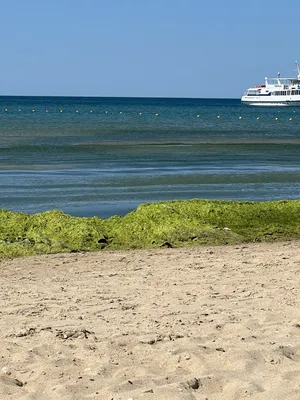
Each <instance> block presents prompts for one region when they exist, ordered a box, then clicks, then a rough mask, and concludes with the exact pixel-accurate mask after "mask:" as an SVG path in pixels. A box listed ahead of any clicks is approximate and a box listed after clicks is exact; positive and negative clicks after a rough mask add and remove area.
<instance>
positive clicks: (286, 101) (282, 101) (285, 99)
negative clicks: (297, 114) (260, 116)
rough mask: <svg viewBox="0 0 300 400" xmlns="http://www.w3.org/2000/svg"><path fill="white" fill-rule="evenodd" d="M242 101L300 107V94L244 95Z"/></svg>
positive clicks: (258, 104) (256, 104)
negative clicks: (291, 95)
mask: <svg viewBox="0 0 300 400" xmlns="http://www.w3.org/2000/svg"><path fill="white" fill-rule="evenodd" d="M241 101H242V103H243V104H248V105H250V106H290V107H300V96H293V98H291V97H290V96H264V97H263V96H243V97H242V99H241Z"/></svg>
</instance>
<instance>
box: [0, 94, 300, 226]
mask: <svg viewBox="0 0 300 400" xmlns="http://www.w3.org/2000/svg"><path fill="white" fill-rule="evenodd" d="M157 114H158V115H157ZM218 116H219V118H218ZM0 137H1V142H0V190H1V192H0V193H1V194H0V208H4V209H9V210H14V211H24V212H28V213H36V212H41V211H46V210H50V209H60V210H62V211H64V212H67V213H69V214H72V215H77V216H93V215H97V216H99V217H102V218H107V217H109V216H111V215H124V214H126V213H127V212H129V211H131V210H133V209H135V208H136V207H137V206H138V205H139V204H140V203H144V202H152V201H163V200H173V199H192V198H205V199H234V200H264V201H265V200H279V199H298V198H299V194H300V157H299V155H300V108H299V109H298V108H292V107H253V106H252V107H251V106H245V105H242V104H241V103H240V101H239V100H235V99H231V100H225V99H145V98H143V99H142V98H141V99H140V98H79V97H76V98H71V97H69V98H68V97H0Z"/></svg>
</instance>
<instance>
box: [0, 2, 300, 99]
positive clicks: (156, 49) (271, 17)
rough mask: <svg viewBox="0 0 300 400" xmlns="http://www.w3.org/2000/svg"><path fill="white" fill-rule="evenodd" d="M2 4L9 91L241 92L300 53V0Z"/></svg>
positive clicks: (284, 68)
mask: <svg viewBox="0 0 300 400" xmlns="http://www.w3.org/2000/svg"><path fill="white" fill-rule="evenodd" d="M0 6H1V13H0V34H1V53H2V54H1V63H0V85H1V90H0V93H1V94H3V95H69V96H141V97H196V98H206V97H220V98H221V97H222V98H238V97H240V95H241V93H242V92H243V91H244V90H245V89H246V88H247V87H249V86H251V85H252V84H260V83H263V80H264V77H265V76H276V74H277V72H279V71H280V72H281V76H294V74H295V72H293V69H294V67H295V66H294V62H295V60H296V59H297V58H299V61H300V45H299V23H298V21H297V16H298V15H299V11H300V1H299V0H297V1H296V0H288V1H286V2H281V1H277V0H273V1H271V0H251V1H243V0H211V1H202V0H85V1H82V0H81V1H78V0H72V1H71V0H60V1H59V0H52V1H46V0H39V1H38V0H26V1H24V0H9V1H8V0H6V1H4V0H0ZM295 18H296V20H295Z"/></svg>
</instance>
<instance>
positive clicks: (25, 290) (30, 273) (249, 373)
mask: <svg viewBox="0 0 300 400" xmlns="http://www.w3.org/2000/svg"><path fill="white" fill-rule="evenodd" d="M299 245H300V243H299V242H290V243H280V244H278V243H277V244H251V245H239V246H224V247H223V246H222V247H199V248H194V249H164V250H151V251H130V252H125V251H122V252H111V253H107V252H106V253H105V252H100V253H91V254H83V253H78V254H69V255H61V254H60V255H51V256H41V257H28V258H23V259H16V260H12V261H2V262H1V263H0V264H1V265H0V268H1V269H0V277H1V278H0V286H1V289H0V304H1V307H0V316H1V320H0V321H1V322H0V328H1V331H0V333H1V342H0V346H1V359H0V371H1V372H0V398H1V400H4V399H18V400H20V399H36V400H46V399H47V400H49V399H67V400H73V399H74V400H77V399H78V400H79V399H104V400H111V399H113V400H118V399H119V400H123V399H124V400H128V399H133V400H135V399H145V400H146V399H151V400H159V399H170V400H171V399H172V400H177V399H201V400H204V399H208V400H217V399H218V400H219V399H222V400H224V399H225V400H229V399H237V400H239V399H248V398H251V399H272V400H274V399H278V400H279V399H280V400H283V399H289V400H299V399H300V327H299V326H300V319H299V318H300V297H299V288H300V252H299Z"/></svg>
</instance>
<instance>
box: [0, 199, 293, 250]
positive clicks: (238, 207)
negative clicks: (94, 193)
mask: <svg viewBox="0 0 300 400" xmlns="http://www.w3.org/2000/svg"><path fill="white" fill-rule="evenodd" d="M299 238H300V201H298V200H297V201H275V202H235V201H212V200H183V201H169V202H161V203H149V204H142V205H141V206H139V207H138V208H137V209H136V210H135V211H133V212H131V213H129V214H127V215H125V216H124V217H123V218H121V217H117V216H114V217H111V218H109V219H106V220H103V219H100V218H98V217H93V218H80V217H72V216H70V215H68V214H64V213H63V212H61V211H57V210H54V211H47V212H44V213H39V214H34V215H29V214H24V213H18V212H11V211H7V210H0V258H6V257H19V256H26V255H34V254H48V253H60V252H76V251H96V250H116V249H142V248H158V247H182V246H190V245H202V244H205V245H219V244H234V243H241V242H255V241H278V240H291V239H299Z"/></svg>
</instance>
